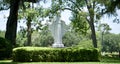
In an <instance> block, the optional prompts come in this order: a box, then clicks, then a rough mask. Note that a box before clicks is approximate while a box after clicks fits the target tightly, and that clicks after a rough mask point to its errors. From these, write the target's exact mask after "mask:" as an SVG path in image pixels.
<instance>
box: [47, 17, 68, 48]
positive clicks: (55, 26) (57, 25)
mask: <svg viewBox="0 0 120 64" xmlns="http://www.w3.org/2000/svg"><path fill="white" fill-rule="evenodd" d="M49 30H50V31H51V33H52V36H53V38H54V44H53V45H52V47H64V44H63V43H62V37H63V35H64V34H65V32H66V31H67V30H66V24H65V22H64V21H62V20H60V15H57V16H55V17H54V18H53V19H52V24H50V25H49Z"/></svg>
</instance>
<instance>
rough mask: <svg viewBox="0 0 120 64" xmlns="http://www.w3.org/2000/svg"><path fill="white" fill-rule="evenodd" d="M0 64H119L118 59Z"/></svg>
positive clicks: (5, 62)
mask: <svg viewBox="0 0 120 64" xmlns="http://www.w3.org/2000/svg"><path fill="white" fill-rule="evenodd" d="M0 64H120V58H108V57H104V58H102V60H101V62H12V60H0Z"/></svg>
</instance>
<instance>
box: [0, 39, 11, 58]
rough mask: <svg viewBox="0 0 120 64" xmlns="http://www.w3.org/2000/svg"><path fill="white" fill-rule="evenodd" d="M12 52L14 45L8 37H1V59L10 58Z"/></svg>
mask: <svg viewBox="0 0 120 64" xmlns="http://www.w3.org/2000/svg"><path fill="white" fill-rule="evenodd" d="M11 53H12V46H11V44H10V42H8V41H7V40H6V39H4V38H2V37H0V59H5V58H9V57H10V56H11Z"/></svg>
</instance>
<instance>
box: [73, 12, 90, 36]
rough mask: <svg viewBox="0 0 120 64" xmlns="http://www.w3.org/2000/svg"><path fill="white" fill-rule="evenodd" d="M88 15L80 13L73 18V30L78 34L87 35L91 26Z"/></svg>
mask: <svg viewBox="0 0 120 64" xmlns="http://www.w3.org/2000/svg"><path fill="white" fill-rule="evenodd" d="M86 16H87V13H86V12H80V13H79V14H74V16H73V17H72V18H71V21H72V25H73V29H75V31H76V32H78V33H83V34H86V33H87V30H88V28H89V25H88V23H87V20H86Z"/></svg>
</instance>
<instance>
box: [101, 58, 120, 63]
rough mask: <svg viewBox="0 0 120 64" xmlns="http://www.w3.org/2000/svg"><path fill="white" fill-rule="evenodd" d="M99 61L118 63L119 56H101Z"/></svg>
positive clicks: (119, 61) (119, 60)
mask: <svg viewBox="0 0 120 64" xmlns="http://www.w3.org/2000/svg"><path fill="white" fill-rule="evenodd" d="M101 62H102V63H120V58H118V57H117V58H113V57H103V58H102V60H101Z"/></svg>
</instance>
